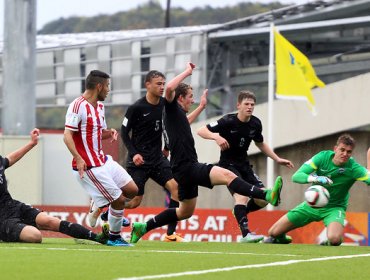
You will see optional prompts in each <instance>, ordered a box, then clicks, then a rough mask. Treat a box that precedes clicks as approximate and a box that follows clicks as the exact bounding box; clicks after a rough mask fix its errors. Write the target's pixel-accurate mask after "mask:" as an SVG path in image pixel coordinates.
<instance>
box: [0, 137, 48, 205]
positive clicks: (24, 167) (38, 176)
mask: <svg viewBox="0 0 370 280" xmlns="http://www.w3.org/2000/svg"><path fill="white" fill-rule="evenodd" d="M43 140H44V139H43V138H40V141H39V144H38V146H36V147H34V148H33V149H32V150H31V151H29V152H28V153H27V154H26V155H25V156H24V157H23V158H22V159H21V160H20V161H18V162H17V163H15V164H14V165H13V166H11V167H10V168H8V169H7V170H6V171H5V175H6V178H7V180H8V189H9V192H10V193H11V195H12V197H13V198H14V199H18V200H22V201H23V202H26V203H32V204H40V203H42V186H43V175H42V174H43V161H42V159H43V152H44V149H43V147H44V141H43ZM29 141H30V137H29V136H6V137H4V136H3V137H0V154H1V155H2V156H3V157H6V155H8V154H10V153H11V152H13V151H15V150H17V149H18V148H20V147H22V146H24V145H25V144H27V143H28V142H29Z"/></svg>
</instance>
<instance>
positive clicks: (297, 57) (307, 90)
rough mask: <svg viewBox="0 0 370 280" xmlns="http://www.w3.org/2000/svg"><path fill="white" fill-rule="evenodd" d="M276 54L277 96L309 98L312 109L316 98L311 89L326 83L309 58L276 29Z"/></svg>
mask: <svg viewBox="0 0 370 280" xmlns="http://www.w3.org/2000/svg"><path fill="white" fill-rule="evenodd" d="M274 37H275V56H276V84H277V85H276V97H278V98H285V99H300V100H307V101H308V105H309V107H310V109H311V111H313V110H314V106H315V100H314V98H313V95H312V93H311V89H312V88H313V87H315V86H318V87H324V86H325V84H324V83H323V82H322V81H321V80H320V79H319V78H318V77H317V76H316V73H315V70H314V69H313V67H312V65H311V63H310V61H309V60H308V58H307V57H306V56H305V55H304V54H303V53H301V52H300V51H299V50H298V49H297V48H296V47H294V46H293V45H292V44H291V43H290V42H289V41H288V40H287V39H285V38H284V37H283V36H282V35H281V34H280V33H278V32H277V31H276V30H274Z"/></svg>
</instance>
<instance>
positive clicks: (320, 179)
mask: <svg viewBox="0 0 370 280" xmlns="http://www.w3.org/2000/svg"><path fill="white" fill-rule="evenodd" d="M354 148H355V140H354V139H353V138H352V137H351V136H350V135H349V134H343V135H341V136H340V137H339V138H338V140H337V143H336V145H335V146H334V150H333V151H331V150H327V151H321V152H319V153H317V154H316V155H314V156H313V157H312V158H311V159H309V160H308V161H306V162H305V163H304V164H303V165H302V166H301V167H300V168H299V169H298V170H297V172H295V173H294V174H293V176H292V180H293V182H295V183H299V184H307V183H312V184H313V185H322V186H324V187H325V188H326V189H327V190H328V191H329V193H330V199H329V202H328V204H327V205H326V206H324V207H322V208H313V207H311V206H309V205H308V204H307V203H306V202H302V203H301V204H299V205H298V206H296V207H295V208H293V209H292V210H290V211H289V212H288V213H287V214H285V215H284V216H283V217H281V218H280V219H279V220H278V221H277V222H276V223H275V224H274V225H272V227H271V228H270V229H269V231H268V234H269V237H267V238H266V239H265V240H264V242H265V243H284V244H287V243H290V242H292V239H291V238H290V237H289V236H287V235H286V233H287V232H289V231H291V230H293V229H295V228H299V227H303V226H305V225H307V224H309V223H311V222H317V221H323V222H324V225H325V226H326V228H327V241H325V242H324V243H321V244H322V245H332V246H339V245H340V244H341V243H342V241H343V232H344V220H345V218H346V210H347V206H348V199H349V190H350V189H351V187H352V186H353V184H354V183H355V182H356V181H362V182H364V183H366V184H367V185H370V177H369V173H368V171H367V169H366V168H365V167H363V166H362V165H360V164H358V163H357V162H356V161H355V160H354V159H353V158H352V157H351V155H352V152H353V149H354Z"/></svg>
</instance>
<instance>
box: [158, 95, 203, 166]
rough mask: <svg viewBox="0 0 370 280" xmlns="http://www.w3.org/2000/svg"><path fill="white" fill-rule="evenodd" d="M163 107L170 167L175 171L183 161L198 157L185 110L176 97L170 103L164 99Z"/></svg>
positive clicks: (193, 160)
mask: <svg viewBox="0 0 370 280" xmlns="http://www.w3.org/2000/svg"><path fill="white" fill-rule="evenodd" d="M164 108H165V109H164V116H163V122H164V135H165V139H166V144H167V146H168V147H169V149H170V151H171V160H170V162H171V168H172V171H173V172H176V171H178V168H179V167H181V165H182V164H184V163H188V162H192V163H193V162H198V157H197V152H196V150H195V143H194V138H193V134H192V133H191V128H190V124H189V121H188V118H187V117H186V113H185V111H184V110H183V109H182V108H181V106H180V105H179V104H178V103H177V100H176V99H174V100H173V101H172V102H171V103H169V102H168V101H167V100H165V107H164Z"/></svg>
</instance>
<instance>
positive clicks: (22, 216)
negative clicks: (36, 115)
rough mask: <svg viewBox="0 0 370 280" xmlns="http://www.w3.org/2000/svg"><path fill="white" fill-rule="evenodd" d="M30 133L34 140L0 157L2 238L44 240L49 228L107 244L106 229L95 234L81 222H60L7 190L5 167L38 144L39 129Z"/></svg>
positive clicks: (22, 240)
mask: <svg viewBox="0 0 370 280" xmlns="http://www.w3.org/2000/svg"><path fill="white" fill-rule="evenodd" d="M30 134H31V140H30V142H29V143H27V144H26V145H24V146H23V147H21V148H19V149H17V150H15V151H14V152H12V153H10V154H8V155H7V156H6V157H2V156H0V240H1V241H4V242H27V243H41V242H42V234H41V232H40V230H50V231H55V232H61V233H64V234H67V235H69V236H72V237H75V238H78V239H88V240H92V241H96V242H99V243H103V244H105V243H106V242H107V240H108V233H107V232H106V233H101V234H95V233H94V232H92V231H90V230H88V229H87V228H85V227H83V226H81V225H79V224H75V223H71V222H68V221H61V220H60V219H58V218H56V217H53V216H49V215H47V214H46V213H44V212H41V211H40V210H39V209H36V208H33V207H32V206H30V205H27V204H25V203H23V202H20V201H18V200H15V199H13V198H12V196H11V195H10V193H9V191H8V186H7V180H6V177H5V169H7V168H9V167H10V166H12V165H13V164H15V163H16V162H17V161H19V160H20V159H21V158H22V157H23V156H24V155H25V154H27V153H28V152H29V151H30V150H31V149H32V148H33V147H34V146H36V145H37V143H38V136H39V134H40V131H39V130H38V129H37V128H35V129H33V130H32V131H31V133H30ZM23 187H27V186H23Z"/></svg>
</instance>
